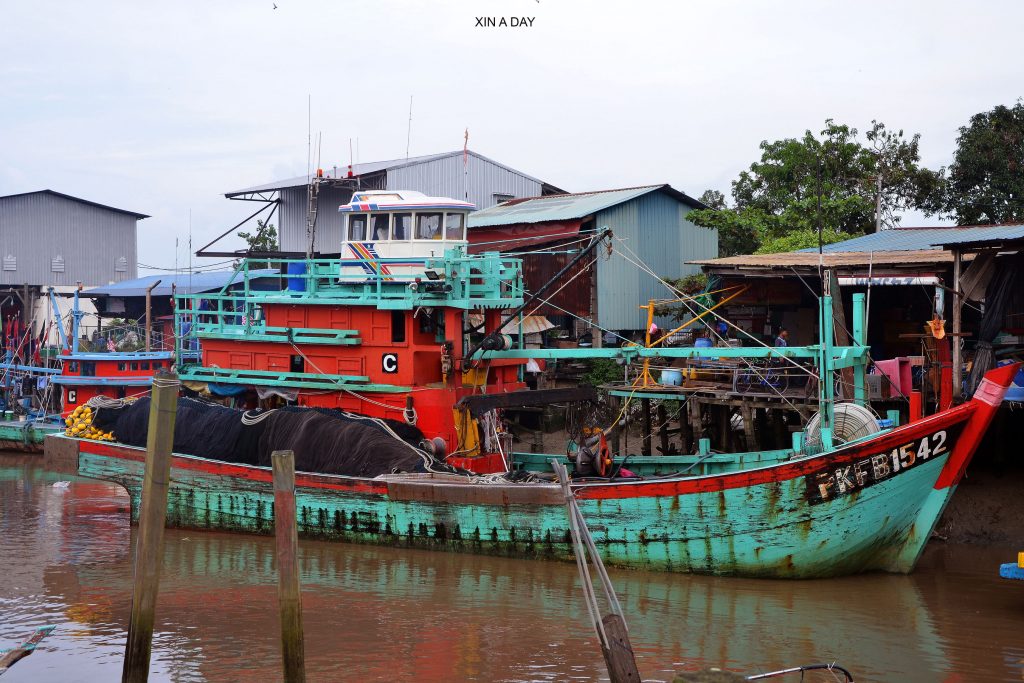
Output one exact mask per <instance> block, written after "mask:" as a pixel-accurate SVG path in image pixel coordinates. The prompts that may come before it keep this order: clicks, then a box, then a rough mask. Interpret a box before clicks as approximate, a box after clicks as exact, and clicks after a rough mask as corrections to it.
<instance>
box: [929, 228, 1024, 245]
mask: <svg viewBox="0 0 1024 683" xmlns="http://www.w3.org/2000/svg"><path fill="white" fill-rule="evenodd" d="M955 233H956V234H952V235H949V236H948V237H945V236H944V238H943V239H940V240H937V241H935V242H934V243H933V244H934V245H935V246H937V247H952V246H957V245H962V246H968V245H972V244H979V243H984V242H1004V241H1005V242H1009V241H1013V240H1021V239H1024V224H1021V223H1017V224H1015V225H991V226H985V227H975V228H969V229H968V228H961V229H960V230H956V231H955ZM961 233H966V234H961Z"/></svg>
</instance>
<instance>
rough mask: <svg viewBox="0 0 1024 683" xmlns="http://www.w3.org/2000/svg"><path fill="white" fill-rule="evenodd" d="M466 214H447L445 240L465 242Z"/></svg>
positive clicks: (445, 217) (445, 216)
mask: <svg viewBox="0 0 1024 683" xmlns="http://www.w3.org/2000/svg"><path fill="white" fill-rule="evenodd" d="M465 220H466V214H464V213H446V214H445V215H444V238H445V239H446V240H464V239H466V237H465V231H464V230H463V228H464V227H465Z"/></svg>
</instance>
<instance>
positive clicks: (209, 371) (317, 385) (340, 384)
mask: <svg viewBox="0 0 1024 683" xmlns="http://www.w3.org/2000/svg"><path fill="white" fill-rule="evenodd" d="M179 376H180V377H181V379H183V380H187V381H192V382H216V383H219V384H260V385H262V386H277V387H295V388H299V389H343V388H350V389H353V390H355V389H358V390H360V391H375V392H381V393H404V392H408V391H410V390H411V387H400V386H396V385H393V384H370V378H369V377H366V376H360V375H327V374H319V373H318V374H310V373H305V372H276V371H273V370H233V369H230V368H207V367H201V366H197V365H192V366H186V367H184V368H182V371H181V372H180V373H179Z"/></svg>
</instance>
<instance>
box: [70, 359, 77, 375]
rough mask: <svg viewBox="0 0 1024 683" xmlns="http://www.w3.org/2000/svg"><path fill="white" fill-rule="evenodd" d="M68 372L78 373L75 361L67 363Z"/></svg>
mask: <svg viewBox="0 0 1024 683" xmlns="http://www.w3.org/2000/svg"><path fill="white" fill-rule="evenodd" d="M68 372H78V363H77V362H75V361H71V362H70V363H68Z"/></svg>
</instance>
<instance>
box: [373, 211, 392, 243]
mask: <svg viewBox="0 0 1024 683" xmlns="http://www.w3.org/2000/svg"><path fill="white" fill-rule="evenodd" d="M388 218H390V216H389V215H388V214H386V213H377V214H374V215H373V216H371V221H372V225H373V230H371V231H370V239H371V240H375V241H376V240H386V239H387V238H388Z"/></svg>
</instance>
